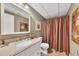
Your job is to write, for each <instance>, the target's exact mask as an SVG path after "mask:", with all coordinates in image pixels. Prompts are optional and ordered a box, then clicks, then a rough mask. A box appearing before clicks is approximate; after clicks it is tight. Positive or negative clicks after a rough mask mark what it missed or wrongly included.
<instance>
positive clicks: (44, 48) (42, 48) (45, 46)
mask: <svg viewBox="0 0 79 59" xmlns="http://www.w3.org/2000/svg"><path fill="white" fill-rule="evenodd" d="M48 48H49V44H48V43H41V53H42V54H44V55H47V49H48Z"/></svg>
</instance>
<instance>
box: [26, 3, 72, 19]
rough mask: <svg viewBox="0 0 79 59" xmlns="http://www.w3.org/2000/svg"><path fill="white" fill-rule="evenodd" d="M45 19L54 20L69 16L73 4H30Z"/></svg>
mask: <svg viewBox="0 0 79 59" xmlns="http://www.w3.org/2000/svg"><path fill="white" fill-rule="evenodd" d="M28 4H29V5H30V6H31V7H32V8H34V9H35V10H36V11H37V12H38V13H40V14H41V15H42V16H43V17H44V18H46V19H48V18H53V17H58V16H64V15H67V12H68V10H69V8H70V6H71V3H28Z"/></svg>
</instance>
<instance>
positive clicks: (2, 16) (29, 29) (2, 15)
mask: <svg viewBox="0 0 79 59" xmlns="http://www.w3.org/2000/svg"><path fill="white" fill-rule="evenodd" d="M11 4H13V3H11ZM13 5H15V6H17V7H18V8H21V9H22V10H24V11H25V12H26V10H25V9H24V8H23V7H22V6H19V5H16V4H13ZM1 7H2V8H1V11H2V12H1V20H2V19H4V12H5V11H4V3H1ZM27 13H28V12H27ZM28 14H29V13H28ZM1 23H2V21H1ZM1 28H2V26H1ZM1 30H2V29H1ZM30 32H31V15H30V14H29V25H28V31H27V32H14V33H12V34H26V33H30ZM12 34H11V33H10V34H0V35H12Z"/></svg>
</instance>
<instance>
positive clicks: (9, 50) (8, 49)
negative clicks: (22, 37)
mask: <svg viewBox="0 0 79 59" xmlns="http://www.w3.org/2000/svg"><path fill="white" fill-rule="evenodd" d="M39 41H42V37H39V38H34V39H32V44H30V45H29V46H24V47H16V45H15V42H13V43H10V44H9V45H8V46H5V47H3V48H0V56H15V55H17V54H18V53H20V52H22V51H24V50H25V49H28V48H29V47H31V46H33V45H34V44H35V43H38V42H39Z"/></svg>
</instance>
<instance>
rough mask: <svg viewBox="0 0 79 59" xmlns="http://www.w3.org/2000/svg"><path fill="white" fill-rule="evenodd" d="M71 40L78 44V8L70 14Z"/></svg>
mask: <svg viewBox="0 0 79 59" xmlns="http://www.w3.org/2000/svg"><path fill="white" fill-rule="evenodd" d="M72 32H73V35H72V40H73V41H74V42H75V43H77V44H79V7H78V8H77V9H76V10H75V11H74V12H73V14H72Z"/></svg>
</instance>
